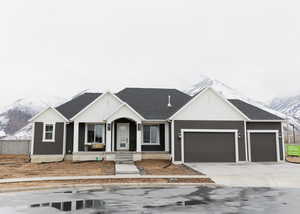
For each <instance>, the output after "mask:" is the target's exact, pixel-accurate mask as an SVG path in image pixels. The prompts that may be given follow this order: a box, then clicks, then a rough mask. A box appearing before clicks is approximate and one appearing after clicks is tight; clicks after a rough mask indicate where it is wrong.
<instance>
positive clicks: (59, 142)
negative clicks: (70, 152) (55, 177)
mask: <svg viewBox="0 0 300 214" xmlns="http://www.w3.org/2000/svg"><path fill="white" fill-rule="evenodd" d="M34 126H35V130H34V148H33V154H35V155H59V154H62V153H63V142H64V123H56V125H55V141H54V142H43V131H44V130H43V128H44V125H43V123H35V124H34Z"/></svg>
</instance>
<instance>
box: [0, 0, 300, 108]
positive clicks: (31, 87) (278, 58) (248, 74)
mask: <svg viewBox="0 0 300 214" xmlns="http://www.w3.org/2000/svg"><path fill="white" fill-rule="evenodd" d="M299 11H300V2H299V0H295V1H288V0H281V1H275V0H270V1H263V0H258V1H256V0H251V1H248V0H247V1H244V0H236V1H230V0H226V1H224V0H218V1H214V0H209V1H199V0H195V1H190V0H170V1H164V0H158V1H156V0H151V1H142V0H137V1H131V0H120V1H114V0H109V1H99V0H96V1H88V0H82V1H76V0H65V1H64V0H58V1H55V0H49V1H45V0H43V1H41V0H36V1H31V0H24V1H15V0H5V1H4V0H3V1H1V2H0V72H1V81H0V90H1V93H0V100H1V101H0V106H3V105H6V104H9V103H10V102H12V101H14V100H15V99H18V98H21V97H27V96H61V97H70V96H72V95H74V94H76V93H77V92H79V91H81V90H84V89H87V88H97V89H99V90H104V91H107V90H111V91H116V90H119V89H121V88H123V87H126V86H137V87H172V88H179V89H185V88H189V87H190V86H191V85H193V84H195V83H197V82H198V81H199V78H200V75H201V74H206V75H208V76H211V77H213V78H217V79H219V80H221V81H223V82H224V83H226V84H228V85H229V86H231V87H233V88H235V89H238V90H240V91H241V92H243V93H244V94H246V95H248V96H250V97H252V98H255V99H257V100H262V101H266V100H270V99H272V98H273V97H275V96H283V95H288V94H291V95H293V94H296V93H300V83H299V82H300V13H299Z"/></svg>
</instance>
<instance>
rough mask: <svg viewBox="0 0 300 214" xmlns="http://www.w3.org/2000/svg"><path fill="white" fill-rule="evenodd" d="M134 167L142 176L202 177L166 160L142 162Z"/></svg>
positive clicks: (181, 165) (193, 171) (183, 166)
mask: <svg viewBox="0 0 300 214" xmlns="http://www.w3.org/2000/svg"><path fill="white" fill-rule="evenodd" d="M135 165H136V166H137V168H138V169H139V170H140V172H141V173H142V174H144V175H202V174H201V173H199V172H197V171H195V170H193V169H191V168H189V167H187V166H185V165H183V164H180V165H175V164H172V163H170V162H169V161H168V160H142V161H137V162H135Z"/></svg>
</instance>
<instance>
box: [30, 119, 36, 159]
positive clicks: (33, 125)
mask: <svg viewBox="0 0 300 214" xmlns="http://www.w3.org/2000/svg"><path fill="white" fill-rule="evenodd" d="M34 135H35V123H32V136H31V150H30V152H31V154H30V156H32V155H33V152H34Z"/></svg>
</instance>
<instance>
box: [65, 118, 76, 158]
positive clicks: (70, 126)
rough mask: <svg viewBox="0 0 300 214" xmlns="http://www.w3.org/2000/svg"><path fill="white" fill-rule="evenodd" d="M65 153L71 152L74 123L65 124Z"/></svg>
mask: <svg viewBox="0 0 300 214" xmlns="http://www.w3.org/2000/svg"><path fill="white" fill-rule="evenodd" d="M66 137H67V139H66V153H67V154H72V153H73V143H74V123H69V124H67V133H66Z"/></svg>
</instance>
